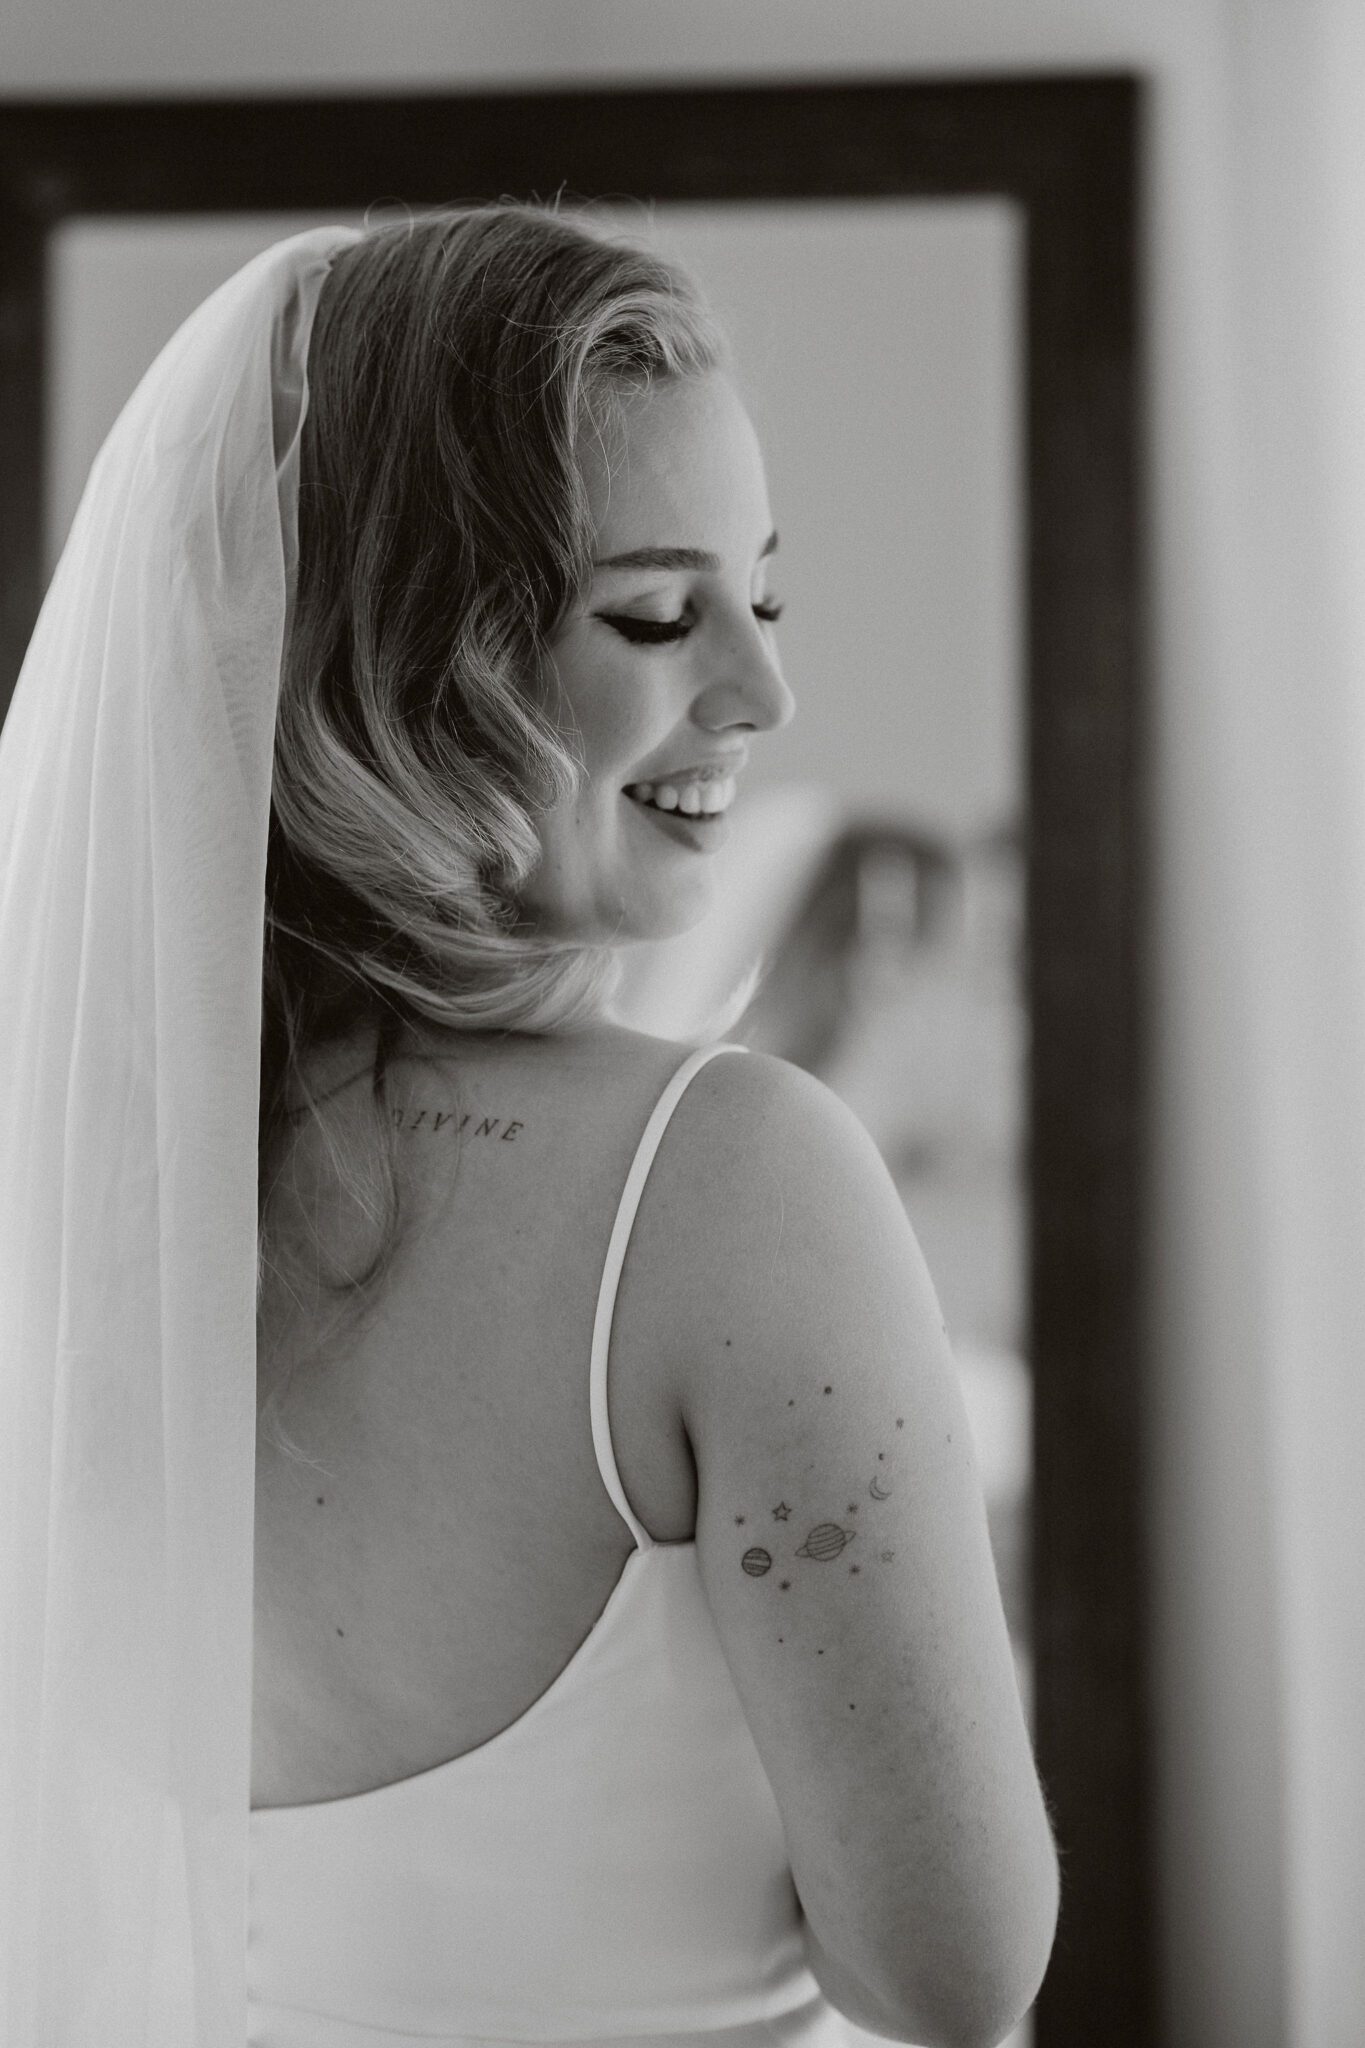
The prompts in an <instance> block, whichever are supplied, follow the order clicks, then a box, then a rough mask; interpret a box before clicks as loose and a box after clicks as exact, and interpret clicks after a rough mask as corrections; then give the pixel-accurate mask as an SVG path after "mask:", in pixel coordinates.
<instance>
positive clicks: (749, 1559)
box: [740, 1544, 773, 1579]
mask: <svg viewBox="0 0 1365 2048" xmlns="http://www.w3.org/2000/svg"><path fill="white" fill-rule="evenodd" d="M772 1563H773V1561H772V1558H771V1557H770V1556H769V1554H768V1552H767V1551H766V1550H762V1549H760V1548H759V1547H758V1545H757V1544H755V1546H754V1548H753V1549H752V1550H746V1551H745V1553H744V1555H743V1557H742V1558H741V1559H740V1564H741V1565H742V1566H743V1568H744V1570H745V1571H746V1572H747V1573H748V1574H749V1577H750V1578H751V1579H761V1578H762V1576H763V1574H764V1572H766V1571H771V1570H772Z"/></svg>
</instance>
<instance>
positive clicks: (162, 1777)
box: [0, 227, 357, 2048]
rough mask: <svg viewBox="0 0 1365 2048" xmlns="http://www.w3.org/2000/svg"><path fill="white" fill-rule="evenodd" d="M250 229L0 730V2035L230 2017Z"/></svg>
mask: <svg viewBox="0 0 1365 2048" xmlns="http://www.w3.org/2000/svg"><path fill="white" fill-rule="evenodd" d="M356 239H357V231H355V230H351V229H345V228H335V227H333V228H323V229H316V230H313V231H311V232H309V233H307V234H303V235H296V236H294V237H292V238H291V239H289V240H288V241H284V242H280V243H277V244H276V245H275V246H274V247H273V248H270V249H267V250H266V251H265V252H264V253H263V254H262V255H260V256H258V257H256V258H255V259H254V260H253V261H252V262H250V263H248V264H247V265H246V267H245V268H244V269H242V270H241V271H239V272H238V273H237V274H236V275H235V276H234V277H232V278H230V279H229V280H228V282H227V283H226V284H224V285H223V286H222V287H221V288H220V289H219V290H218V291H216V292H215V293H214V294H213V295H212V297H210V298H209V299H208V300H206V301H205V303H204V304H203V305H202V306H200V307H199V308H198V310H197V311H196V312H195V313H194V314H193V315H192V316H191V317H190V319H188V320H187V321H186V322H185V324H184V325H183V326H182V327H181V328H180V330H179V331H178V333H177V334H176V335H175V336H174V337H173V338H172V340H171V341H170V342H169V343H168V344H167V346H166V347H165V349H163V351H162V352H161V354H160V355H159V356H158V357H157V359H156V361H155V362H154V363H153V365H152V367H151V369H150V370H149V371H148V372H147V374H146V376H145V377H144V378H143V379H142V382H141V383H140V384H139V386H138V388H137V390H136V391H135V392H134V394H133V396H132V398H131V399H130V400H129V401H128V404H127V405H126V406H125V408H124V410H123V412H122V413H121V415H120V417H119V419H118V421H117V423H116V424H115V426H114V428H113V429H112V431H111V432H110V434H109V437H108V439H107V440H106V441H105V443H104V446H103V448H102V449H101V451H100V453H99V456H98V457H97V459H96V461H95V463H94V466H93V468H92V470H91V472H90V478H89V482H88V483H87V485H86V489H85V493H84V496H83V497H82V500H81V503H80V507H79V510H78V512H77V514H76V518H75V521H74V523H73V525H72V528H71V533H70V536H69V538H68V540H67V543H66V547H65V550H64V552H63V554H62V557H61V560H60V562H59V564H58V567H57V570H56V573H55V575H54V576H53V579H52V583H51V586H50V588H49V590H48V593H47V596H46V599H45V601H44V604H43V608H42V612H41V614H40V617H39V620H38V624H37V627H36V629H35V632H34V635H33V639H32V642H31V644H30V647H29V651H28V654H27V657H26V659H25V662H24V665H23V668H22V670H21V673H20V678H19V683H18V687H17V691H16V694H15V697H14V700H13V703H12V706H11V708H10V712H9V716H8V718H7V720H6V722H5V725H4V728H3V732H0V862H3V868H2V869H0V2038H3V2040H4V2041H5V2042H6V2043H13V2044H15V2048H19V2044H21V2043H23V2044H32V2048H242V2044H243V2042H244V2040H245V2037H246V1990H245V1981H246V1980H245V1952H246V1920H247V1898H246V1889H247V1842H248V1816H249V1799H250V1749H251V1658H252V1555H253V1545H252V1534H253V1529H252V1523H253V1496H254V1453H255V1423H256V1332H255V1288H256V1192H257V1161H256V1149H257V1110H258V1097H259V1088H260V1065H259V1061H260V1027H261V965H262V944H263V929H264V892H265V869H266V846H267V827H268V819H269V805H270V786H271V764H272V755H273V744H274V731H275V712H276V703H277V697H278V690H279V678H280V661H281V655H282V652H283V647H284V640H285V632H286V626H287V622H288V617H289V610H290V594H291V590H292V586H293V570H294V564H295V556H296V548H297V505H298V449H299V430H300V426H301V422H302V419H303V414H304V409H305V405H306V398H307V393H306V378H305V368H306V362H307V350H308V338H309V334H310V332H311V328H312V321H313V316H314V313H315V310H316V307H317V301H318V295H319V292H320V290H321V287H322V284H323V280H324V279H325V277H326V274H327V270H328V267H329V264H330V262H331V259H332V256H333V255H334V254H335V252H336V251H338V250H339V249H340V248H342V247H343V246H345V245H346V244H348V243H350V242H352V241H354V240H356Z"/></svg>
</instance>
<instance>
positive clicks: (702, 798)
mask: <svg viewBox="0 0 1365 2048" xmlns="http://www.w3.org/2000/svg"><path fill="white" fill-rule="evenodd" d="M627 794H628V795H630V796H633V797H636V798H638V799H639V801H640V802H641V803H647V804H652V805H653V806H654V807H655V809H656V810H660V811H681V812H683V814H684V815H685V816H686V817H689V818H697V817H703V818H716V817H719V816H720V815H721V813H722V812H724V811H728V810H729V808H730V805H731V804H732V803H733V802H734V798H735V778H734V776H733V775H725V776H722V777H721V778H720V780H719V781H716V782H709V781H708V782H687V783H684V784H683V785H682V786H681V787H679V786H678V785H677V784H676V783H672V782H659V783H653V782H632V783H631V784H630V785H629V788H628V791H627Z"/></svg>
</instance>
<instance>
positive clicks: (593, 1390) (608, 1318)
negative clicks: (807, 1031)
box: [588, 1042, 749, 1550]
mask: <svg viewBox="0 0 1365 2048" xmlns="http://www.w3.org/2000/svg"><path fill="white" fill-rule="evenodd" d="M748 1050H749V1048H748V1046H747V1045H739V1044H732V1043H729V1042H722V1043H719V1044H716V1045H703V1046H699V1047H698V1048H697V1050H696V1051H695V1052H690V1053H689V1054H688V1055H687V1058H686V1059H685V1060H684V1061H683V1063H682V1065H681V1066H680V1067H679V1068H678V1069H677V1071H676V1072H675V1073H674V1075H673V1077H672V1079H671V1080H670V1081H669V1082H668V1084H667V1086H666V1087H665V1089H664V1091H663V1093H662V1095H661V1096H660V1097H659V1099H658V1101H657V1102H656V1103H655V1105H654V1109H653V1113H652V1114H651V1116H650V1119H649V1122H648V1123H647V1124H646V1125H645V1128H644V1131H643V1134H642V1135H641V1138H640V1142H639V1144H638V1145H637V1146H636V1148H635V1157H634V1159H633V1160H632V1161H631V1165H630V1172H629V1173H628V1174H627V1175H626V1184H625V1186H624V1188H623V1189H622V1190H621V1200H620V1203H619V1204H618V1206H617V1210H616V1221H615V1223H614V1225H613V1226H612V1233H611V1238H610V1241H609V1243H608V1245H607V1257H606V1263H605V1265H604V1266H603V1268H602V1284H601V1287H600V1288H599V1289H598V1294H597V1314H596V1317H595V1318H594V1320H593V1328H592V1357H591V1360H590V1363H589V1368H588V1405H589V1412H590V1415H591V1420H592V1442H593V1449H594V1450H595V1451H596V1453H597V1468H598V1470H599V1471H600V1473H601V1474H602V1484H603V1485H604V1486H605V1487H606V1489H607V1492H608V1493H609V1494H610V1495H611V1497H612V1500H613V1502H614V1503H615V1505H616V1508H617V1510H618V1512H619V1513H620V1515H621V1518H622V1520H623V1521H624V1522H625V1524H626V1526H627V1527H628V1528H629V1530H630V1532H631V1534H632V1536H633V1537H634V1538H635V1541H636V1544H637V1545H638V1546H639V1548H640V1549H641V1550H653V1549H654V1547H655V1542H654V1538H653V1537H652V1536H651V1535H650V1533H649V1531H648V1529H646V1528H645V1527H644V1526H643V1525H642V1524H641V1523H640V1522H639V1521H637V1520H636V1518H635V1516H634V1514H632V1512H631V1508H630V1503H629V1501H628V1500H627V1499H626V1491H625V1488H624V1487H623V1486H622V1484H621V1475H620V1473H619V1472H618V1471H617V1469H616V1453H615V1451H614V1449H613V1448H612V1441H611V1426H610V1423H609V1422H608V1419H607V1352H608V1350H609V1349H610V1346H611V1323H612V1315H613V1313H614V1311H615V1308H616V1290H617V1287H618V1286H619V1284H620V1280H621V1268H622V1267H623V1265H624V1264H625V1259H626V1246H627V1245H628V1244H629V1243H630V1232H631V1226H632V1224H633V1223H634V1221H635V1212H636V1210H637V1209H638V1208H639V1206H640V1196H641V1195H642V1194H643V1192H644V1185H645V1182H646V1180H648V1178H649V1169H650V1167H651V1166H652V1165H653V1164H654V1155H655V1153H656V1152H657V1151H658V1149H659V1140H660V1139H661V1138H662V1137H663V1134H664V1131H665V1128H666V1127H667V1124H668V1119H669V1118H670V1117H671V1116H672V1114H673V1112H674V1110H675V1109H676V1108H677V1106H678V1103H679V1101H680V1100H681V1098H682V1093H683V1090H684V1089H685V1088H686V1086H687V1084H688V1082H689V1081H690V1080H691V1079H692V1076H693V1075H694V1074H695V1073H698V1072H699V1071H700V1070H701V1068H702V1067H704V1066H705V1065H706V1063H707V1061H708V1060H711V1059H714V1058H715V1056H716V1054H717V1053H718V1052H747V1051H748Z"/></svg>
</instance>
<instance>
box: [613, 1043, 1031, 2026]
mask: <svg viewBox="0 0 1365 2048" xmlns="http://www.w3.org/2000/svg"><path fill="white" fill-rule="evenodd" d="M689 1098H690V1099H689ZM684 1107H685V1113H684V1114H682V1115H680V1116H679V1117H678V1118H677V1119H676V1120H675V1121H676V1123H677V1129H676V1131H675V1130H674V1129H673V1126H670V1130H669V1132H668V1133H666V1134H665V1136H666V1143H670V1144H671V1146H672V1149H671V1151H670V1152H669V1153H667V1155H666V1154H665V1148H664V1147H663V1146H661V1148H660V1163H661V1165H662V1167H663V1171H662V1173H661V1176H660V1181H659V1184H658V1186H657V1188H655V1190H654V1191H653V1195H654V1206H653V1211H652V1221H651V1223H650V1225H649V1227H650V1229H651V1232H652V1233H654V1234H655V1243H656V1246H657V1247H658V1250H657V1253H656V1264H655V1270H656V1271H658V1272H659V1273H660V1279H659V1283H658V1284H659V1285H660V1286H661V1287H664V1288H666V1289H671V1290H672V1291H673V1302H672V1310H673V1312H672V1314H671V1315H670V1316H669V1317H668V1318H667V1326H668V1327H670V1328H671V1329H672V1330H674V1331H675V1332H676V1333H677V1343H678V1346H679V1350H678V1355H677V1359H676V1386H677V1390H678V1397H679V1406H680V1410H681V1414H682V1418H683V1422H684V1425H685V1427H686V1430H687V1434H688V1439H689V1441H690V1444H691V1447H692V1452H693V1458H694V1461H695V1464H696V1471H697V1515H696V1545H697V1558H698V1566H699V1570H700V1574H701V1578H702V1583H703V1586H704V1589H705V1593H706V1598H707V1602H708V1605H709V1607H710V1610H711V1613H712V1616H713V1619H714V1621H715V1624H716V1629H717V1633H718V1635H719V1637H720V1641H721V1644H722V1647H723V1649H724V1652H725V1656H726V1659H727V1662H728V1664H729V1666H730V1670H731V1674H732V1676H733V1678H734V1681H735V1686H736V1690H737V1691H738V1693H739V1696H740V1699H741V1701H742V1704H743V1707H744V1710H745V1714H746V1717H747V1719H748V1722H749V1725H750V1728H751V1731H752V1733H753V1736H754V1741H755V1744H756V1747H757V1749H758V1751H759V1754H760V1756H761V1758H762V1761H763V1764H764V1767H765V1770H766V1772H767V1776H768V1779H769V1782H770V1784H771V1785H772V1788H773V1792H774V1795H775V1797H776V1799H777V1803H778V1807H779V1809H780V1812H781V1815H782V1820H783V1825H784V1830H785V1833H786V1838H787V1843H788V1848H789V1851H790V1855H791V1862H792V1871H793V1877H794V1880H795V1884H796V1888H797V1892H798V1895H799V1897H800V1900H801V1903H802V1906H803V1908H804V1910H805V1914H806V1918H807V1922H808V1945H809V1947H810V1953H811V1956H812V1964H813V1967H815V1970H816V1975H817V1977H818V1978H819V1979H820V1981H821V1982H822V1984H823V1985H824V1988H825V1990H826V1991H827V1992H828V1993H829V1995H830V1997H831V1998H832V1999H833V2001H834V2003H835V2004H836V2005H840V2006H841V2008H842V2009H843V2010H845V2011H846V2012H848V2014H849V2016H850V2017H851V2018H853V2019H854V2020H857V2021H860V2022H861V2023H862V2024H864V2025H867V2026H871V2027H872V2028H873V2030H874V2031H879V2032H884V2033H888V2034H890V2035H891V2036H892V2038H898V2039H902V2040H925V2039H952V2040H956V2039H959V2038H961V2039H969V2040H973V2041H976V2040H985V2039H999V2038H1000V2037H1001V2036H1002V2035H1003V2034H1004V2033H1006V2032H1007V2031H1008V2029H1009V2027H1010V2026H1011V2025H1012V2024H1013V2022H1014V2021H1015V2020H1016V2019H1017V2018H1018V2016H1019V2014H1020V2013H1021V2012H1022V2011H1023V2010H1024V2009H1025V2007H1026V2006H1027V2004H1028V2003H1029V2002H1030V2001H1031V1999H1032V1997H1033V1995H1034V1993H1035V1992H1036V1990H1037V1987H1038V1982H1039V1979H1040V1978H1041V1975H1042V1970H1043V1966H1044V1964H1045V1963H1046V1960H1047V1953H1048V1947H1049V1944H1050V1942H1051V1937H1052V1930H1053V1925H1054V1923H1055V1914H1056V1865H1055V1856H1054V1852H1053V1848H1052V1842H1051V1835H1050V1831H1049V1828H1048V1824H1047V1817H1046V1812H1045V1809H1044V1805H1043V1801H1042V1796H1041V1789H1040V1787H1039V1784H1038V1781H1037V1776H1036V1773H1035V1770H1034V1765H1033V1757H1032V1751H1031V1746H1030V1742H1029V1737H1028V1731H1027V1727H1026V1725H1025V1721H1024V1716H1023V1709H1022V1705H1021V1702H1020V1699H1019V1694H1018V1688H1017V1684H1016V1681H1015V1676H1014V1666H1013V1658H1012V1654H1011V1650H1010V1645H1009V1638H1008V1632H1007V1629H1006V1626H1005V1620H1004V1615H1003V1612H1002V1609H1001V1605H1000V1596H999V1589H998V1586H997V1583H996V1579H995V1573H994V1567H993V1563H992V1558H991V1552H990V1543H989V1536H988V1531H987V1525H986V1515H985V1506H984V1501H983V1499H982V1494H981V1487H980V1480H979V1475H978V1471H977V1466H976V1459H975V1452H974V1446H973V1443H972V1437H971V1430H970V1426H969V1424H968V1420H967V1415H966V1411H965V1409H964V1406H963V1402H962V1397H961V1391H960V1388H959V1385H958V1381H957V1374H956V1369H955V1367H954V1363H953V1359H952V1355H951V1351H950V1348H949V1343H948V1336H947V1332H946V1329H945V1327H944V1323H943V1318H942V1315H941V1314H940V1311H939V1305H938V1300H937V1296H936V1293H935V1290H934V1286H933V1282H932V1280H931V1278H930V1276H929V1273H928V1271H927V1269H926V1267H925V1263H924V1260H923V1258H922V1256H921V1254H920V1249H919V1246H918V1243H917V1241H916V1238H915V1234H914V1231H913V1228H912V1226H911V1224H910V1221H909V1219H908V1217H907V1215H906V1213H905V1209H904V1206H903V1204H902V1202H901V1200H900V1197H899V1195H898V1193H897V1190H896V1188H895V1185H894V1182H893V1181H892V1179H891V1176H890V1174H889V1172H888V1171H887V1169H886V1167H885V1165H884V1163H883V1161H882V1159H881V1157H880V1154H879V1153H878V1152H877V1149H876V1147H875V1145H874V1143H873V1141H872V1139H871V1137H870V1135H869V1134H868V1132H867V1131H866V1129H865V1128H864V1126H863V1125H862V1124H861V1123H860V1121H859V1120H858V1118H857V1117H856V1116H854V1115H853V1113H852V1112H851V1111H850V1110H849V1109H848V1108H847V1107H846V1105H845V1104H844V1103H843V1102H842V1101H841V1100H840V1099H839V1098H838V1097H837V1096H835V1095H834V1093H833V1092H832V1091H831V1090H830V1089H828V1088H826V1087H825V1086H824V1085H823V1084H822V1083H821V1082H819V1081H817V1080H814V1079H813V1078H812V1077H811V1076H810V1075H808V1074H805V1073H803V1072H801V1071H800V1070H799V1069H797V1068H795V1067H793V1066H791V1065H790V1064H788V1063H787V1062H785V1061H782V1060H778V1059H772V1058H769V1057H766V1056H759V1055H757V1054H752V1053H751V1054H749V1055H748V1056H747V1057H746V1058H742V1059H741V1058H718V1059H715V1060H713V1061H711V1062H709V1063H708V1065H707V1066H705V1067H704V1068H703V1069H702V1071H701V1072H700V1073H699V1074H698V1075H697V1076H696V1077H695V1079H694V1080H693V1083H692V1088H691V1089H690V1090H689V1092H688V1097H686V1098H684V1105H680V1109H683V1108H684ZM642 1207H643V1205H642ZM668 1246H671V1248H672V1259H671V1267H669V1268H668V1269H667V1270H666V1271H665V1270H664V1253H665V1248H666V1247H668ZM855 2008H856V2009H855Z"/></svg>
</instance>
